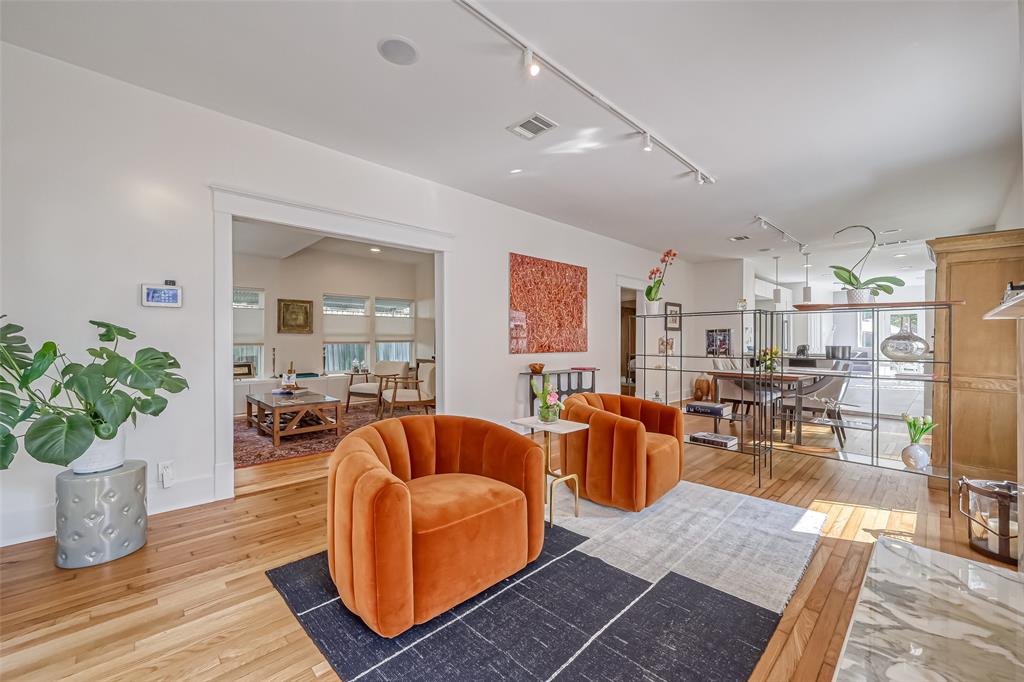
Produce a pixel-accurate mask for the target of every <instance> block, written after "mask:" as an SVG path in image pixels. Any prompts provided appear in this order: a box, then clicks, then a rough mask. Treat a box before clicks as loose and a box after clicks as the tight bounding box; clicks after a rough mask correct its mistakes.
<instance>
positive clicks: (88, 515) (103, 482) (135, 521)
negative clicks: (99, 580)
mask: <svg viewBox="0 0 1024 682" xmlns="http://www.w3.org/2000/svg"><path fill="white" fill-rule="evenodd" d="M123 433H124V432H123V431H122V432H121V433H119V434H118V436H117V437H118V438H123ZM102 442H110V441H102ZM147 525H148V519H147V516H146V463H145V462H144V461H142V460H138V459H130V460H128V461H126V462H124V464H123V465H122V466H119V467H117V468H116V469H112V470H110V471H104V472H97V473H90V474H76V473H73V472H71V471H62V472H61V473H59V474H57V524H56V527H55V530H54V540H55V541H56V551H55V552H54V563H56V564H57V567H58V568H83V567H85V566H96V565H97V564H104V563H107V562H108V561H113V560H115V559H120V558H121V557H123V556H127V555H128V554H131V553H132V552H134V551H135V550H137V549H139V548H141V547H142V546H143V545H145V544H146V527H147Z"/></svg>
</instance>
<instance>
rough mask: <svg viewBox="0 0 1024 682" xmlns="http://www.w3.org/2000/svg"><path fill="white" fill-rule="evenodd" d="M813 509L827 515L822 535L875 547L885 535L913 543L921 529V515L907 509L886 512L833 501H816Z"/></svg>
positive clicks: (877, 508) (875, 508) (813, 503)
mask: <svg viewBox="0 0 1024 682" xmlns="http://www.w3.org/2000/svg"><path fill="white" fill-rule="evenodd" d="M810 509H811V510H812V511H818V512H821V513H823V514H825V516H826V519H825V526H824V528H822V530H821V535H822V537H827V538H837V539H841V540H850V541H852V542H863V543H866V544H871V543H873V542H874V541H875V540H876V539H877V538H878V536H879V535H881V534H882V533H885V534H886V535H889V536H891V537H896V538H901V539H904V540H913V538H914V534H915V532H916V530H917V512H914V511H909V510H904V509H882V508H879V507H872V506H869V505H862V504H850V503H847V502H832V501H829V500H814V502H812V503H811V506H810Z"/></svg>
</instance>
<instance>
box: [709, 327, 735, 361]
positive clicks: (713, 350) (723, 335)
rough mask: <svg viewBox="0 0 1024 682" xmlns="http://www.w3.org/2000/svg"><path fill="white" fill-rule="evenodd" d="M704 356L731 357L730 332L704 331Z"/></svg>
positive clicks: (719, 330)
mask: <svg viewBox="0 0 1024 682" xmlns="http://www.w3.org/2000/svg"><path fill="white" fill-rule="evenodd" d="M704 354H705V355H707V356H709V357H716V358H717V357H719V356H723V355H732V330H731V329H706V330H704Z"/></svg>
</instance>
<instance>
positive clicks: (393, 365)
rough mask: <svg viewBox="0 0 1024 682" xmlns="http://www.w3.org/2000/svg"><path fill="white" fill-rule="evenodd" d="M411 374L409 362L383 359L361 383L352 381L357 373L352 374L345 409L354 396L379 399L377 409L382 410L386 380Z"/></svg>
mask: <svg viewBox="0 0 1024 682" xmlns="http://www.w3.org/2000/svg"><path fill="white" fill-rule="evenodd" d="M408 374H409V363H408V362H400V361H398V360H382V361H380V362H378V363H377V364H375V365H374V366H373V373H371V374H370V375H369V376H368V377H367V380H366V381H364V382H361V383H358V384H356V383H352V382H354V381H355V378H356V376H357V375H355V374H353V375H350V376H351V378H350V379H349V382H350V383H349V387H348V397H347V398H346V399H345V411H346V412H348V408H349V405H350V404H351V403H352V396H358V397H361V398H373V399H374V400H376V401H377V409H378V410H380V404H381V394H382V393H383V392H384V381H385V380H386V379H388V378H390V377H403V378H404V377H405V376H407V375H408Z"/></svg>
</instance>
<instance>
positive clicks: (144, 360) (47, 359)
mask: <svg viewBox="0 0 1024 682" xmlns="http://www.w3.org/2000/svg"><path fill="white" fill-rule="evenodd" d="M89 323H90V324H92V325H94V326H95V327H97V328H98V329H99V340H100V341H102V342H103V343H104V344H110V345H100V346H99V347H98V348H88V349H86V351H87V352H88V354H89V355H90V356H91V357H92V362H90V363H89V364H88V365H83V364H81V363H77V362H69V361H68V359H67V355H65V354H64V352H63V351H62V350H61V349H60V348H58V346H57V344H56V343H55V342H53V341H47V342H45V343H44V344H43V345H42V346H40V348H39V350H38V351H36V352H34V353H33V351H32V349H31V348H30V347H29V345H28V343H27V342H26V340H25V337H23V336H21V335H20V332H21V331H23V328H22V327H21V326H19V325H16V324H10V323H8V324H5V325H3V326H2V327H0V469H6V468H7V467H8V466H10V464H11V461H12V460H13V459H14V455H15V453H17V451H18V440H17V439H16V438H15V436H14V434H13V433H12V431H13V430H14V428H15V426H17V425H18V424H20V423H27V424H28V425H29V426H28V429H27V430H26V431H25V442H24V446H25V451H26V452H27V453H28V454H29V455H31V456H32V457H33V458H35V459H37V460H39V461H40V462H44V463H46V464H57V465H59V466H67V465H68V464H71V465H72V468H73V470H74V471H75V472H76V473H91V472H97V471H105V470H108V469H114V468H116V467H119V466H121V465H122V464H123V463H124V437H123V428H122V427H123V426H124V425H125V422H127V421H128V420H129V419H131V421H132V424H133V425H134V424H135V421H136V419H137V415H138V414H139V413H142V414H148V415H152V416H154V417H155V416H157V415H159V414H160V413H161V412H163V411H164V408H165V407H167V398H166V397H164V396H162V395H160V394H159V393H158V391H165V392H167V393H179V392H181V391H183V390H185V389H186V388H188V382H187V381H185V379H184V377H182V376H180V375H179V374H176V373H175V372H173V371H172V370H174V369H178V368H179V367H180V365H179V364H178V361H177V360H176V359H175V358H174V356H172V355H171V354H170V353H167V352H164V351H160V350H157V349H156V348H149V347H147V348H142V349H140V350H138V351H137V352H136V353H135V356H134V358H132V359H129V358H127V357H125V356H124V355H121V354H120V353H119V352H118V350H117V346H118V342H119V341H120V340H121V339H126V340H131V339H134V338H135V332H133V331H131V330H130V329H126V328H124V327H119V326H117V325H115V324H110V323H109V322H98V321H95V320H90V321H89ZM51 370H53V371H54V372H56V374H53V373H51ZM43 381H48V382H49V383H50V385H49V386H48V387H47V388H46V389H42V388H38V387H37V386H39V384H40V383H41V382H43Z"/></svg>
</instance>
